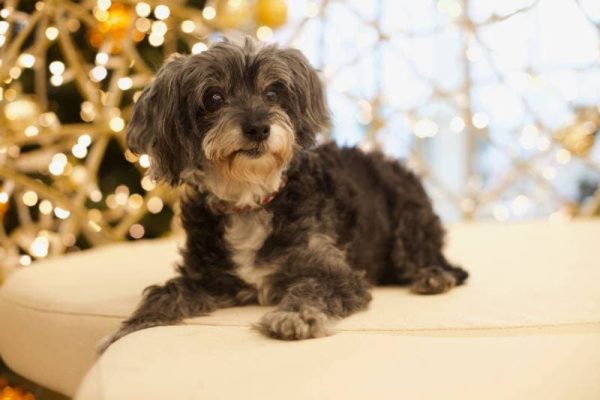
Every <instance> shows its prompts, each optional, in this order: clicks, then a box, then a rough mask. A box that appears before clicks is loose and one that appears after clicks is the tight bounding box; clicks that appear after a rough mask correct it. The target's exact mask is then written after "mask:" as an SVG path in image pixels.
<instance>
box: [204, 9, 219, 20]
mask: <svg viewBox="0 0 600 400" xmlns="http://www.w3.org/2000/svg"><path fill="white" fill-rule="evenodd" d="M202 16H203V17H204V19H205V20H207V21H210V20H213V19H214V18H215V17H216V16H217V10H215V9H214V7H211V6H207V7H204V9H203V10H202Z"/></svg>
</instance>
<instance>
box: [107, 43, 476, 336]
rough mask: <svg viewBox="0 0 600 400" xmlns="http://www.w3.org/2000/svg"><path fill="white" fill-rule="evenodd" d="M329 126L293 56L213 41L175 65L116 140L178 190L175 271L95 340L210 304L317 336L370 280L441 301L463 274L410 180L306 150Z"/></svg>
mask: <svg viewBox="0 0 600 400" xmlns="http://www.w3.org/2000/svg"><path fill="white" fill-rule="evenodd" d="M328 126H329V113H328V109H327V104H326V99H325V94H324V90H323V87H322V85H321V82H320V80H319V77H318V75H317V72H316V71H315V70H314V69H313V68H312V67H311V65H310V64H309V63H308V61H307V60H306V58H305V57H304V56H303V55H302V54H301V53H300V52H299V51H298V50H294V49H282V48H279V47H277V46H273V45H271V46H263V47H259V46H257V45H256V44H255V43H254V42H253V41H250V40H248V39H247V40H245V42H244V43H243V44H235V43H233V42H229V41H223V42H220V43H218V44H215V45H213V46H212V47H211V48H210V49H209V50H207V51H205V52H203V53H201V54H197V55H188V56H175V57H174V58H172V59H171V60H170V61H169V62H167V63H166V64H165V65H164V66H163V67H162V68H161V70H160V71H159V72H158V75H157V77H156V79H155V80H154V82H153V83H152V84H151V85H150V86H149V87H147V88H146V89H145V90H144V92H143V94H142V96H141V97H140V99H139V101H138V102H137V103H136V105H135V109H134V113H133V116H132V119H131V122H130V125H129V131H128V134H127V143H128V146H129V147H130V149H131V150H132V151H134V152H136V153H138V154H139V153H148V154H150V156H151V158H152V166H151V173H152V175H153V176H154V177H155V178H156V179H158V180H162V181H166V182H168V183H170V184H171V185H173V186H175V185H182V186H183V187H184V190H183V191H182V192H183V195H182V198H181V218H182V223H183V227H184V228H185V231H186V233H187V243H186V246H185V248H184V249H183V251H182V256H183V261H182V263H181V265H180V266H179V269H178V271H179V275H178V276H177V277H175V278H173V279H171V280H170V281H168V282H167V283H165V284H164V285H159V286H152V287H149V288H147V289H146V291H145V292H144V299H143V301H142V303H141V305H140V306H139V307H138V309H137V310H136V311H135V313H134V314H133V315H132V316H131V317H130V318H129V319H128V320H126V321H125V322H124V323H123V325H122V327H121V329H120V330H119V331H118V332H117V333H116V334H115V335H113V336H112V337H110V338H109V339H108V340H107V341H106V344H105V347H106V346H107V345H109V344H110V343H112V342H114V341H115V340H117V339H119V338H120V337H122V336H124V335H126V334H128V333H131V332H134V331H137V330H139V329H144V328H148V327H153V326H159V325H167V324H174V323H178V322H180V321H181V320H183V319H184V318H189V317H195V316H198V315H203V314H206V313H209V312H211V311H213V310H216V309H217V308H221V307H232V306H239V305H244V304H252V303H259V304H263V305H276V308H275V310H274V311H270V312H269V313H267V314H266V315H265V316H264V317H263V318H262V319H261V320H260V321H259V322H258V323H257V324H256V327H257V328H258V329H259V330H260V331H262V332H264V333H265V334H266V335H268V336H271V337H273V338H277V339H286V340H294V339H308V338H316V337H321V336H325V335H327V334H329V333H330V332H331V330H330V326H331V323H332V322H334V321H336V320H339V319H340V318H343V317H346V316H348V315H350V314H352V313H354V312H357V311H359V310H362V309H365V308H366V307H367V305H368V304H369V301H370V300H371V295H370V293H369V288H370V286H371V285H373V284H409V285H410V287H411V289H412V291H413V292H415V293H419V294H436V293H443V292H446V291H447V290H449V289H451V288H452V287H453V286H455V285H459V284H461V283H463V282H464V281H465V279H466V278H467V275H468V274H467V272H465V271H464V270H463V269H461V268H459V267H456V266H453V265H452V264H450V263H449V262H448V261H447V260H446V258H445V257H444V255H443V254H442V245H443V238H444V230H443V228H442V225H441V223H440V219H439V218H438V217H437V216H436V215H435V213H434V211H433V209H432V206H431V202H430V200H429V199H428V197H427V195H426V194H425V191H424V190H423V187H422V185H421V183H420V182H419V179H418V178H417V177H416V176H415V175H414V174H413V173H411V172H409V171H408V170H406V169H405V168H404V167H402V166H401V165H400V164H398V163H397V162H395V161H390V160H386V159H385V158H384V157H383V156H382V155H381V154H364V153H362V152H361V151H359V150H357V149H354V148H338V147H336V146H335V145H333V144H326V145H323V146H319V147H314V143H315V135H316V134H317V133H318V132H320V131H322V130H324V129H327V128H328Z"/></svg>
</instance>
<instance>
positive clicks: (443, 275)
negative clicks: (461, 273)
mask: <svg viewBox="0 0 600 400" xmlns="http://www.w3.org/2000/svg"><path fill="white" fill-rule="evenodd" d="M454 286H456V278H455V277H454V275H452V274H451V273H450V272H448V271H445V270H444V269H443V268H441V267H427V268H423V269H421V270H420V271H419V273H418V275H417V277H416V278H415V280H414V281H413V283H412V285H411V287H410V289H411V290H412V291H413V292H414V293H418V294H439V293H444V292H447V291H448V290H450V289H452V288H453V287H454Z"/></svg>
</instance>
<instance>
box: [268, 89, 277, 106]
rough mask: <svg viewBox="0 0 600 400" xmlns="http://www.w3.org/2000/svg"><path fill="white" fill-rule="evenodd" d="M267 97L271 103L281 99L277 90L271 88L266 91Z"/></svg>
mask: <svg viewBox="0 0 600 400" xmlns="http://www.w3.org/2000/svg"><path fill="white" fill-rule="evenodd" d="M265 99H267V101H268V102H270V103H275V102H276V101H277V100H279V96H278V95H277V92H276V91H275V90H273V89H270V90H267V91H266V92H265Z"/></svg>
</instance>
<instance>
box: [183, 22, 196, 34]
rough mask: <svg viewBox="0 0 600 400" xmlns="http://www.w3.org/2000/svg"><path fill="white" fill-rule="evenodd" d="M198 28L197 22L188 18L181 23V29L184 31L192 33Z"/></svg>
mask: <svg viewBox="0 0 600 400" xmlns="http://www.w3.org/2000/svg"><path fill="white" fill-rule="evenodd" d="M195 30H196V24H195V23H194V21H191V20H189V19H186V20H185V21H183V22H182V23H181V31H182V32H184V33H192V32H194V31H195Z"/></svg>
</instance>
